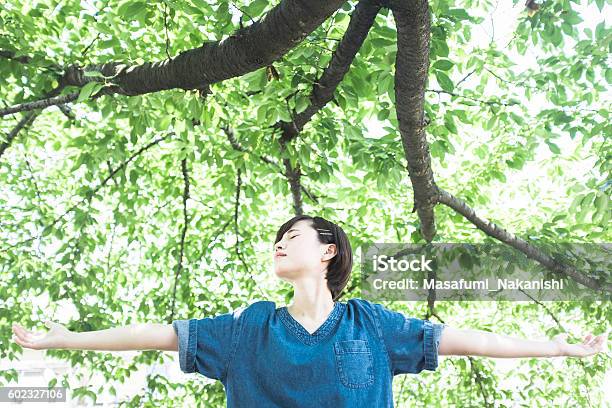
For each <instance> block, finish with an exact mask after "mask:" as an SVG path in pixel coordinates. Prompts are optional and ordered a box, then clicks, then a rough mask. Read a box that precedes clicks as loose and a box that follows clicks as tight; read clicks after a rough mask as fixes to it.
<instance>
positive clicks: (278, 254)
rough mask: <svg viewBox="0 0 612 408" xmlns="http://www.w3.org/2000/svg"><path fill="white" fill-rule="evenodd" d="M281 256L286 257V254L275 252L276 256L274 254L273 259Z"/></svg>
mask: <svg viewBox="0 0 612 408" xmlns="http://www.w3.org/2000/svg"><path fill="white" fill-rule="evenodd" d="M281 256H287V254H283V253H282V252H277V253H276V254H274V257H275V258H280V257H281Z"/></svg>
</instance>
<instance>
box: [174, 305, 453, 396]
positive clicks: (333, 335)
mask: <svg viewBox="0 0 612 408" xmlns="http://www.w3.org/2000/svg"><path fill="white" fill-rule="evenodd" d="M172 324H173V327H174V329H175V331H176V333H177V335H178V338H179V343H178V344H179V347H178V348H179V364H180V368H181V370H182V371H183V372H185V373H192V372H198V373H200V374H202V375H205V376H206V377H209V378H212V379H217V380H220V381H221V382H222V383H223V385H224V387H225V392H226V396H227V406H228V407H256V406H260V407H292V408H297V407H314V406H316V407H333V408H337V407H361V406H370V407H393V395H392V380H393V376H395V375H398V374H404V373H413V374H416V373H419V372H421V371H422V370H430V371H434V370H436V368H437V367H438V345H439V341H440V336H441V334H442V330H443V328H444V326H445V325H443V324H437V323H432V322H430V321H429V320H421V319H417V318H413V317H406V316H404V315H403V314H402V313H398V312H395V311H392V310H389V309H387V308H385V307H384V306H382V305H380V304H378V303H372V302H369V301H367V300H363V299H350V300H348V301H347V302H346V303H342V302H335V304H334V309H333V310H332V312H331V313H330V315H329V316H328V318H327V320H326V321H325V322H324V323H323V324H322V325H321V326H320V327H319V328H318V329H317V330H316V331H315V332H314V333H312V334H311V333H309V332H308V331H307V330H306V329H304V327H303V326H302V325H301V324H300V323H298V322H297V320H295V319H294V318H293V317H292V316H291V315H290V314H289V312H288V311H287V308H286V307H278V308H277V307H276V304H275V303H274V302H270V301H257V302H254V303H252V304H251V305H249V306H248V307H242V308H239V309H236V310H235V311H233V312H231V313H226V314H221V315H217V316H215V317H207V318H204V319H190V320H175V321H173V322H172Z"/></svg>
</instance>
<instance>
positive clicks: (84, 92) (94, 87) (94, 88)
mask: <svg viewBox="0 0 612 408" xmlns="http://www.w3.org/2000/svg"><path fill="white" fill-rule="evenodd" d="M103 86H104V85H103V84H101V83H99V82H88V83H86V84H85V85H84V86H83V87H82V88H81V91H80V92H79V97H78V98H77V100H76V103H80V102H83V101H84V100H86V99H89V97H90V96H91V95H93V94H94V93H96V92H98V91H99V90H100V89H102V87H103Z"/></svg>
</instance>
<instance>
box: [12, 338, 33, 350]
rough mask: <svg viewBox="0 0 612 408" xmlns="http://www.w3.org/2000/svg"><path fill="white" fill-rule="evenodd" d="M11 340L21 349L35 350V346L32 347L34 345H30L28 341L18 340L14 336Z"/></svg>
mask: <svg viewBox="0 0 612 408" xmlns="http://www.w3.org/2000/svg"><path fill="white" fill-rule="evenodd" d="M13 340H14V341H15V343H17V344H19V345H20V346H21V347H25V348H31V349H35V348H36V345H34V344H32V343H30V342H28V341H25V340H22V339H20V338H18V337H15V336H14V337H13Z"/></svg>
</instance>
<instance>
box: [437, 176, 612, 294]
mask: <svg viewBox="0 0 612 408" xmlns="http://www.w3.org/2000/svg"><path fill="white" fill-rule="evenodd" d="M438 192H439V195H438V199H437V201H438V202H440V203H442V204H444V205H446V206H448V207H450V208H452V209H453V210H455V211H457V212H458V213H459V214H461V215H463V216H464V217H465V218H466V219H468V220H469V221H470V222H471V223H472V224H474V225H475V226H476V227H477V228H478V229H480V230H481V231H483V232H485V233H486V234H487V235H490V236H492V237H494V238H496V239H498V240H500V241H502V242H504V243H506V244H508V245H510V246H511V247H513V248H515V249H517V250H519V251H521V252H522V253H524V254H525V255H526V256H527V257H528V258H531V259H533V260H535V261H537V262H539V263H540V264H542V265H543V266H545V267H546V268H548V269H549V270H551V271H553V272H555V273H558V274H560V275H565V276H568V277H570V278H572V279H573V280H575V281H576V282H578V283H580V284H582V285H584V286H586V287H588V288H591V289H594V290H604V291H606V292H612V284H610V283H607V282H605V280H603V279H602V280H601V281H598V280H596V279H593V278H591V277H588V276H585V275H583V274H582V273H580V272H579V271H577V270H576V269H575V268H573V267H571V266H568V265H565V264H563V263H561V262H559V261H557V260H556V259H554V258H552V257H550V256H549V255H547V254H545V253H544V252H542V251H541V250H540V249H538V248H536V247H534V246H533V245H531V244H530V243H528V242H527V241H525V240H523V239H521V238H519V237H517V236H516V235H514V234H512V233H510V232H508V231H506V230H505V229H503V228H501V227H499V226H497V225H496V224H494V223H492V222H491V221H489V220H487V219H486V218H483V217H479V216H478V215H476V212H475V211H474V210H473V209H472V208H470V207H469V206H468V205H467V204H466V203H465V202H464V201H463V200H461V199H459V198H457V197H454V196H453V195H451V194H450V193H448V192H446V191H444V190H443V189H441V188H438Z"/></svg>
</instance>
